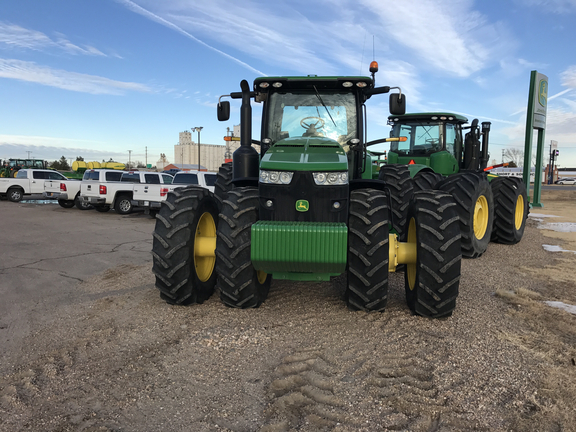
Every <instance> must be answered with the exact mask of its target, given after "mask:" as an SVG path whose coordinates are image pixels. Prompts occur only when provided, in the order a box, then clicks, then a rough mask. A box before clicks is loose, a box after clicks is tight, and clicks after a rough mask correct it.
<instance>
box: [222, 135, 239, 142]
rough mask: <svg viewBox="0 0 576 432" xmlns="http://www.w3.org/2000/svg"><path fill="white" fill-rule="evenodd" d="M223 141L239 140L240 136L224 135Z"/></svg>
mask: <svg viewBox="0 0 576 432" xmlns="http://www.w3.org/2000/svg"><path fill="white" fill-rule="evenodd" d="M224 141H240V137H235V136H225V137H224Z"/></svg>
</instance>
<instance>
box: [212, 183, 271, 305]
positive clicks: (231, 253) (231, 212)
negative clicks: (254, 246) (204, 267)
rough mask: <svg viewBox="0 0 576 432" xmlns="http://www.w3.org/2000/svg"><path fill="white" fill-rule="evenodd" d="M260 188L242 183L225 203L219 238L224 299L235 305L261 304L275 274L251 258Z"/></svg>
mask: <svg viewBox="0 0 576 432" xmlns="http://www.w3.org/2000/svg"><path fill="white" fill-rule="evenodd" d="M259 207H260V204H259V197H258V189H257V188H253V187H239V188H234V189H231V190H230V191H229V192H228V198H227V199H226V200H225V201H224V202H223V203H222V209H221V211H220V215H219V216H220V224H219V226H218V238H217V240H216V256H217V257H218V262H217V263H216V271H217V272H218V281H217V286H218V289H219V290H220V299H221V300H222V303H224V304H225V305H227V306H230V307H235V308H242V309H246V308H257V307H258V306H260V305H261V304H262V302H263V301H264V300H266V297H267V296H268V291H269V290H270V284H271V280H272V276H271V275H268V274H266V273H264V272H262V271H257V270H256V269H255V268H254V266H253V265H252V261H251V259H250V242H251V233H252V224H254V223H255V222H256V221H257V220H258V209H259Z"/></svg>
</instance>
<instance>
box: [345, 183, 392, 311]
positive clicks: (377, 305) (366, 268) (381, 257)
mask: <svg viewBox="0 0 576 432" xmlns="http://www.w3.org/2000/svg"><path fill="white" fill-rule="evenodd" d="M388 223H389V222H388V200H387V197H386V194H385V193H384V192H382V191H378V190H375V189H358V190H355V191H352V193H351V194H350V215H349V217H348V271H347V276H348V284H347V287H346V293H345V298H346V303H347V304H348V307H350V308H351V309H355V310H363V311H366V312H368V311H379V312H383V311H384V308H385V307H386V303H387V302H388V255H389V248H388V243H389V240H388V234H389V228H388Z"/></svg>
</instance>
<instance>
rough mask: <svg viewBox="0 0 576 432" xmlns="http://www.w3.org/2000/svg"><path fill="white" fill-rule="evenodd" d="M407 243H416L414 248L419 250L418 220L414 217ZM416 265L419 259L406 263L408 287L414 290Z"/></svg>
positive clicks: (409, 228)
mask: <svg viewBox="0 0 576 432" xmlns="http://www.w3.org/2000/svg"><path fill="white" fill-rule="evenodd" d="M407 243H409V244H411V245H414V249H415V250H416V251H417V250H418V249H417V247H416V221H415V220H414V218H412V219H410V224H409V225H408V239H407ZM416 253H418V252H416ZM416 266H417V259H416V260H414V262H413V263H411V264H406V277H407V279H408V288H410V291H413V290H414V288H415V286H416Z"/></svg>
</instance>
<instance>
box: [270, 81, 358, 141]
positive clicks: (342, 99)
mask: <svg viewBox="0 0 576 432" xmlns="http://www.w3.org/2000/svg"><path fill="white" fill-rule="evenodd" d="M267 109H268V118H267V124H266V131H265V134H266V136H265V137H266V138H270V139H271V140H272V142H277V141H279V140H281V139H285V138H292V137H326V138H331V139H333V140H335V141H338V142H339V143H340V144H345V143H346V142H347V141H348V140H350V139H352V138H357V135H358V132H357V113H356V100H355V97H354V94H352V93H319V94H317V93H315V92H305V93H304V92H302V93H294V92H293V93H272V94H270V96H269V99H268V101H267Z"/></svg>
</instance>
